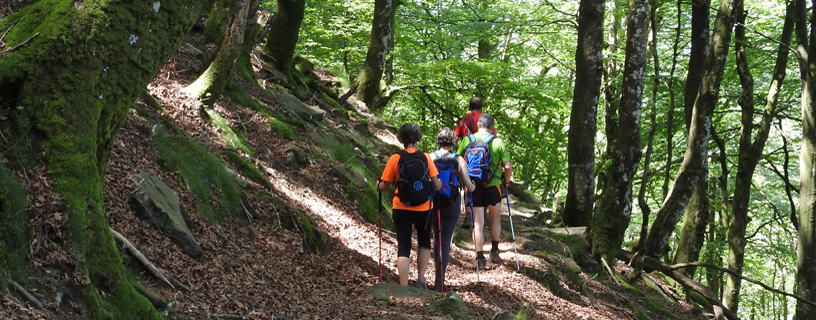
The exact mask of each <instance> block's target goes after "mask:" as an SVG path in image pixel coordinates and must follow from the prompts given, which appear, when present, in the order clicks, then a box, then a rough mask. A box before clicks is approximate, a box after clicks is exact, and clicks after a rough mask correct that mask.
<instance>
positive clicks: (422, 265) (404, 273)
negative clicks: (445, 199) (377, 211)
mask: <svg viewBox="0 0 816 320" xmlns="http://www.w3.org/2000/svg"><path fill="white" fill-rule="evenodd" d="M397 139H398V140H399V142H400V143H402V145H403V147H404V148H405V149H404V150H401V151H399V152H397V153H396V154H394V155H392V156H391V158H390V159H388V163H387V164H386V165H385V169H384V170H383V174H382V177H381V178H380V180H378V181H377V190H379V191H380V192H382V191H387V190H388V189H389V188H390V187H391V183H396V185H397V187H396V191H395V192H394V194H395V196H394V200H393V201H392V207H391V208H392V218H393V221H394V227H395V228H396V231H397V271H398V273H399V279H400V285H401V286H403V287H406V286H408V272H409V269H410V257H411V233H412V231H411V228H412V227H414V228H416V231H417V243H418V244H419V250H418V251H419V253H418V254H417V271H418V274H419V276H418V277H417V282H416V286H417V287H420V288H423V289H425V288H426V286H425V270H426V269H427V268H428V262H429V260H430V257H431V228H430V220H429V218H430V211H431V202H432V199H433V192H434V191H436V190H439V189H440V188H441V187H442V183H441V182H440V181H439V178H438V177H437V175H439V172H438V171H437V170H436V166H434V165H433V161H432V160H431V157H430V156H429V155H428V154H427V153H425V152H422V151H419V150H417V148H416V147H417V142H419V140H420V139H422V132H421V131H420V129H419V125H418V124H416V123H406V124H403V125H402V126H401V127H400V128H399V130H398V131H397ZM432 188H433V189H432Z"/></svg>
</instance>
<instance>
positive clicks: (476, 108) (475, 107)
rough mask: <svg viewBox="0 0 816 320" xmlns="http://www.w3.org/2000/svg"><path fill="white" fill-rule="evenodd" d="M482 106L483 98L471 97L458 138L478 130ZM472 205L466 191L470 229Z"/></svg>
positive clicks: (468, 227) (466, 212) (466, 214)
mask: <svg viewBox="0 0 816 320" xmlns="http://www.w3.org/2000/svg"><path fill="white" fill-rule="evenodd" d="M482 108H483V105H482V99H480V98H479V97H473V98H470V102H469V103H468V109H469V110H470V112H468V113H467V114H466V115H465V116H464V117H462V120H460V121H459V124H458V125H456V131H455V133H456V137H457V138H459V139H460V140H462V139H464V138H465V137H467V136H468V135H469V134H472V133H476V131H478V129H479V127H478V126H477V123H478V122H479V117H481V115H482ZM490 133H492V134H493V135H494V136H495V135H496V129H495V128H494V129H493V130H492V131H491V132H490ZM470 207H471V203H470V193H468V192H465V220H463V221H462V228H463V229H470V227H471V224H472V223H471V221H472V220H473V219H472V218H471V213H470Z"/></svg>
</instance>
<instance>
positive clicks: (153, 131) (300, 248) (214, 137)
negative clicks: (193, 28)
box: [0, 53, 695, 320]
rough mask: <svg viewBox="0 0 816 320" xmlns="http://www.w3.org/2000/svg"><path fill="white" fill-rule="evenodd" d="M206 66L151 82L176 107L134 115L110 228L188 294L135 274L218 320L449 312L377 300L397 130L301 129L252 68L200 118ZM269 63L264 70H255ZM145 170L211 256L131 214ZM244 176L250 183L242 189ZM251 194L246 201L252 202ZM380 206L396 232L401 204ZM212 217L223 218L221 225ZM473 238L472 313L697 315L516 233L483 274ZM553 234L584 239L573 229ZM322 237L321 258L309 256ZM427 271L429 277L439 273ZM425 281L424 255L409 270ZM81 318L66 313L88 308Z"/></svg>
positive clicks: (391, 277) (115, 179)
mask: <svg viewBox="0 0 816 320" xmlns="http://www.w3.org/2000/svg"><path fill="white" fill-rule="evenodd" d="M255 60H256V59H253V62H254V63H256V64H257V62H258V61H255ZM200 66H201V61H198V60H196V59H194V58H192V57H190V56H188V55H185V54H183V53H179V54H177V55H176V56H175V57H174V59H173V60H172V63H168V65H167V66H165V67H164V68H163V69H162V70H161V72H160V73H159V74H158V75H157V77H156V79H155V80H154V81H153V82H152V83H151V84H150V85H149V87H148V89H149V91H150V93H151V94H152V95H153V96H155V97H156V99H157V100H158V101H159V102H160V103H161V104H162V106H163V108H164V111H163V112H162V113H161V114H156V113H155V112H157V111H155V110H154V111H151V110H150V108H144V110H141V111H140V112H139V113H138V115H137V113H131V114H129V115H128V118H127V120H126V121H125V123H124V125H123V127H122V129H121V130H120V132H119V133H118V135H117V139H116V142H115V144H114V149H113V153H112V156H111V162H110V166H109V169H108V172H107V175H106V179H105V185H104V192H105V194H104V196H105V205H106V212H107V217H108V221H109V222H110V225H111V227H112V228H113V229H115V230H117V231H119V232H120V233H122V234H123V235H124V236H125V237H127V238H128V239H129V240H131V241H132V242H133V243H134V244H135V245H136V246H137V247H138V248H140V250H141V251H142V253H144V254H145V256H147V257H148V258H149V259H150V260H152V261H153V262H154V263H155V264H156V265H157V266H158V267H159V268H162V269H163V270H165V271H166V272H167V274H169V275H170V276H171V277H173V278H175V279H177V280H178V281H179V282H181V283H183V284H184V285H185V286H187V287H189V289H190V290H189V291H186V290H183V289H181V288H180V287H179V286H177V288H176V289H171V288H170V287H168V286H165V285H163V284H162V283H161V282H159V281H157V280H156V279H155V278H152V277H151V276H149V275H148V274H147V273H146V272H145V270H144V269H143V268H142V267H141V266H139V265H137V264H135V263H133V262H132V261H130V259H129V258H127V257H126V256H125V258H124V260H125V263H126V265H127V266H128V267H129V269H130V270H132V271H133V273H134V274H135V278H136V279H133V280H134V281H138V282H140V283H142V284H143V285H146V286H148V287H150V288H151V289H152V290H154V291H157V292H158V293H160V294H161V295H162V296H163V297H164V298H165V299H167V300H168V301H169V302H171V303H172V307H171V308H170V311H171V314H172V317H174V318H176V319H210V318H213V316H214V315H216V314H222V315H223V314H232V315H245V316H249V317H251V318H252V319H271V318H273V317H274V319H396V318H400V316H404V317H411V318H418V319H429V318H436V317H438V318H442V319H444V318H445V315H444V314H442V313H441V311H438V310H436V309H433V308H431V307H430V303H429V302H428V301H426V300H411V299H394V300H391V301H383V300H379V299H375V298H372V297H371V295H370V293H369V292H370V288H371V287H372V286H373V285H374V284H375V283H376V282H377V276H378V271H377V270H378V260H379V259H380V254H381V257H382V263H383V273H384V274H383V278H384V281H386V282H389V283H397V282H398V277H397V275H396V272H397V271H396V260H397V259H396V239H395V237H394V235H393V234H392V233H390V232H384V233H383V238H382V249H381V250H380V249H379V248H380V247H379V245H380V240H379V237H378V228H377V225H376V224H375V223H371V222H375V221H376V220H377V219H378V218H379V213H380V210H379V205H378V203H377V202H378V200H377V194H376V193H375V192H374V189H373V182H374V181H375V180H376V178H377V176H378V175H379V173H380V172H381V170H382V167H381V165H382V164H383V163H385V161H386V160H387V158H388V157H389V156H390V154H391V152H393V151H394V150H395V149H398V148H397V147H394V146H393V145H389V143H391V144H393V143H394V142H395V140H396V139H395V138H394V135H393V133H392V132H389V131H388V130H387V129H382V128H385V126H378V125H375V124H372V122H376V121H378V120H376V119H375V118H373V117H372V116H371V115H364V114H361V113H359V112H347V111H345V110H327V113H326V119H325V120H324V121H323V122H321V123H312V124H310V123H308V122H304V121H302V120H299V119H298V118H297V117H296V116H294V115H293V114H291V113H288V112H286V111H285V110H283V109H282V108H281V107H280V106H279V105H278V103H277V102H276V101H275V99H274V98H273V97H271V96H270V95H268V94H266V93H265V91H264V88H262V87H260V86H259V85H257V84H255V83H251V82H248V81H247V80H246V79H244V77H242V76H240V75H238V76H234V77H233V83H235V85H232V86H231V87H230V88H229V89H228V91H229V94H228V95H227V96H228V98H225V99H223V100H222V101H219V102H217V103H216V104H215V105H214V107H213V108H212V109H210V110H206V112H205V114H207V115H208V116H207V117H206V118H202V112H199V110H198V107H197V104H196V101H194V100H193V99H191V98H190V97H187V96H185V94H184V93H183V92H182V90H181V89H182V88H184V86H186V85H187V84H189V83H191V82H192V81H193V80H195V76H196V75H195V74H194V73H195V72H192V71H190V70H193V71H195V70H199V71H201V70H200V69H201V67H200ZM260 69H261V68H258V66H257V65H256V71H257V70H260ZM177 70H182V71H185V72H180V71H177ZM307 103H310V104H317V103H316V101H307ZM137 105H139V104H137ZM213 119H215V120H213ZM372 119H374V120H373V121H372ZM333 166H343V168H350V169H354V170H357V171H358V172H359V173H360V174H361V175H362V176H363V177H364V178H365V181H364V186H357V185H355V184H354V183H351V182H342V180H341V179H339V178H338V177H337V176H336V175H335V174H333V173H332V170H331V169H332V167H333ZM230 170H231V171H232V172H235V173H236V174H237V176H236V175H234V174H229V173H228V172H229V171H230ZM140 171H145V172H147V173H149V174H152V175H156V176H159V177H161V179H162V180H163V181H164V182H165V183H167V184H168V185H169V186H170V187H171V188H172V189H174V190H175V191H176V192H177V193H178V195H179V199H180V202H181V207H182V209H183V210H184V211H185V212H186V219H187V223H188V225H189V227H190V229H191V230H192V232H193V233H194V234H195V236H196V238H197V240H198V241H199V243H200V245H201V247H202V248H203V250H204V256H203V257H202V258H201V259H199V260H195V259H192V258H190V257H188V256H186V255H185V254H183V253H182V252H181V251H180V250H179V248H178V247H176V246H175V245H174V244H173V243H172V242H171V241H170V240H169V239H168V238H167V237H165V236H163V235H161V234H160V233H159V232H158V231H156V230H155V229H154V228H153V227H152V226H151V225H150V224H149V223H147V222H145V221H144V220H140V219H137V218H136V217H135V216H134V215H133V214H132V213H131V211H130V209H129V208H128V205H127V202H128V198H129V195H130V192H131V191H132V190H133V189H134V187H135V186H136V183H137V181H134V180H133V178H132V177H133V175H134V174H136V173H138V172H140ZM236 177H238V178H239V179H241V178H242V180H245V181H246V185H245V186H241V183H236V181H235V179H236ZM236 188H240V189H236ZM242 198H243V199H246V200H247V201H246V203H245V204H244V205H242V202H241V200H240V199H242ZM387 199H390V195H384V202H385V205H386V206H388V202H389V201H388V200H387ZM239 206H241V208H240V209H239V208H238V207H239ZM504 211H505V212H504V213H503V214H504V215H506V214H507V212H506V210H504ZM383 213H384V214H385V216H384V217H383V219H384V220H385V223H386V228H388V227H390V226H392V224H391V223H390V221H389V220H390V218H389V214H388V211H387V210H385V211H384V212H383ZM215 216H218V217H223V219H215V220H218V223H217V224H214V223H211V222H210V221H208V220H213V219H212V218H213V217H215ZM293 217H294V218H293ZM287 219H299V220H300V222H301V226H302V227H300V228H298V227H295V228H291V227H290V228H287V225H290V224H291V223H290V222H291V221H287ZM503 219H506V217H505V218H503ZM514 219H515V221H514V222H516V223H517V225H516V228H517V229H516V231H517V232H518V233H519V236H520V237H521V236H524V235H526V234H531V233H536V231H535V230H534V229H535V227H536V226H537V224H538V222H536V221H535V220H534V219H532V218H527V217H524V216H517V215H515V214H514ZM307 229H309V230H307ZM310 230H311V231H310ZM316 230H317V231H320V232H321V233H320V234H322V235H323V236H322V237H320V236H318V235H319V234H317V233H314V232H315V231H316ZM457 230H459V229H457ZM508 230H509V229H508ZM457 232H460V233H461V231H457ZM304 234H305V237H304ZM463 237H464V234H460V235H459V236H458V239H460V241H458V242H457V243H458V244H459V245H458V246H457V247H454V248H453V249H452V252H451V255H452V257H453V259H454V260H455V262H452V263H451V265H450V266H449V268H448V271H447V273H446V278H447V282H446V284H445V285H446V290H449V291H451V290H452V291H455V292H457V293H458V294H459V295H460V296H461V297H462V299H463V301H464V302H465V303H466V304H467V305H468V313H469V315H470V317H471V318H472V319H490V318H491V316H492V315H494V314H495V313H496V312H498V311H500V310H507V311H509V312H510V313H512V314H515V315H517V318H519V319H559V320H561V319H640V318H641V317H643V316H644V315H649V317H651V318H652V319H658V318H661V315H663V314H665V313H666V312H670V313H672V314H674V315H675V316H676V317H677V318H682V319H692V318H695V317H694V315H692V313H691V312H690V311H689V307H688V306H687V305H685V304H683V303H669V304H666V303H663V301H660V300H658V299H663V298H661V297H660V296H659V294H658V293H655V292H654V290H653V289H650V288H648V287H646V286H637V289H633V288H628V289H627V287H625V286H618V285H616V284H615V283H614V282H612V281H611V280H604V281H603V282H599V281H597V280H596V279H599V277H597V275H595V274H588V273H585V272H579V273H576V272H572V271H569V270H567V269H565V267H564V266H562V265H560V264H559V263H556V262H552V261H549V260H545V259H542V258H539V256H540V255H539V254H536V255H533V252H520V254H519V256H518V259H519V262H520V264H521V265H522V266H523V268H524V269H523V270H526V271H525V272H522V273H518V272H516V271H515V263H514V253H513V246H512V242H510V236H509V232H504V233H503V242H502V244H501V246H500V250H501V256H502V258H503V259H504V260H505V263H504V264H505V265H504V266H499V265H492V264H491V265H489V268H488V270H486V271H482V272H480V273H476V272H474V270H475V269H474V257H475V254H474V251H473V247H472V245H470V244H468V243H467V241H461V239H462V238H463ZM304 238H306V239H307V240H306V241H304ZM553 238H555V240H556V241H563V242H565V243H568V244H569V246H576V245H575V243H574V242H571V241H572V240H570V239H569V238H563V237H558V236H554V237H553ZM321 243H325V247H324V248H325V250H324V251H323V252H321V253H319V254H316V253H313V251H315V250H310V249H309V248H310V247H314V246H321ZM488 246H489V245H488ZM578 247H580V245H578ZM415 250H416V243H414V251H413V252H416V251H415ZM414 256H415V254H414ZM564 258H567V257H564ZM430 269H431V270H429V271H428V273H427V277H428V278H429V279H433V277H434V275H433V270H432V269H433V268H430ZM617 269H618V271H619V272H625V270H626V269H625V267H622V266H618V267H617ZM570 272H572V273H570ZM416 278H417V274H416V263H415V262H412V267H411V275H410V279H416ZM600 278H602V276H601V277H600ZM35 295H36V293H35ZM41 299H42V300H43V301H44V302H46V304H47V307H46V310H45V313H44V314H43V311H32V310H31V309H30V308H29V307H28V306H26V305H21V304H20V303H18V302H16V301H13V300H11V299H9V298H8V297H7V296H5V295H4V296H3V297H1V298H0V318H2V317H3V316H8V315H9V314H10V315H13V316H14V317H20V318H43V317H44V318H55V317H61V316H58V314H60V313H59V311H57V308H56V307H55V305H54V303H55V302H54V299H53V298H52V296H43V297H41ZM675 300H677V299H675ZM656 301H658V302H656ZM653 305H658V306H660V305H668V308H670V310H668V309H666V308H663V309H659V310H651V309H650V308H651V306H653ZM76 309H81V306H80V307H79V308H76ZM644 310H645V311H644ZM667 310H668V311H667ZM8 312H11V313H8ZM73 312H74V313H69V314H67V317H68V318H80V317H81V316H79V315H78V314H77V313H76V312H77V311H76V310H74V311H73Z"/></svg>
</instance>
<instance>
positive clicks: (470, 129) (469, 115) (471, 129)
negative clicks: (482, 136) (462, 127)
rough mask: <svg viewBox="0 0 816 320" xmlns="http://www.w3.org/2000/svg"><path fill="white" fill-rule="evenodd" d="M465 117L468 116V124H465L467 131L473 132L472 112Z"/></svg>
mask: <svg viewBox="0 0 816 320" xmlns="http://www.w3.org/2000/svg"><path fill="white" fill-rule="evenodd" d="M467 118H468V120H470V125H469V126H467V129H468V132H471V133H472V132H473V112H471V113H468V115H467ZM477 129H478V128H477Z"/></svg>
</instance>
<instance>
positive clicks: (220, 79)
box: [185, 0, 257, 105]
mask: <svg viewBox="0 0 816 320" xmlns="http://www.w3.org/2000/svg"><path fill="white" fill-rule="evenodd" d="M219 2H220V1H219ZM227 2H229V3H231V4H232V6H231V7H230V8H229V10H228V15H227V17H226V23H225V28H226V29H225V30H224V32H223V34H224V37H223V38H224V40H223V42H222V43H221V49H220V50H218V54H217V55H216V57H215V60H213V62H212V63H210V65H209V66H208V67H207V70H205V71H204V73H202V74H201V76H199V77H198V79H196V81H195V82H193V83H192V84H190V85H189V86H188V87H187V88H186V89H185V91H187V92H188V93H190V94H191V95H192V96H193V97H195V98H196V99H199V100H201V101H202V103H203V104H205V105H212V104H213V103H215V101H216V100H218V97H219V96H221V93H222V92H223V91H224V87H226V86H227V82H228V81H229V79H230V76H231V75H232V71H233V70H234V69H235V62H236V61H237V60H238V56H239V55H240V54H241V49H242V48H243V44H244V37H245V31H246V26H247V16H248V15H249V14H250V9H251V7H252V3H250V0H234V1H232V0H231V1H227ZM256 8H257V7H256Z"/></svg>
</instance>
